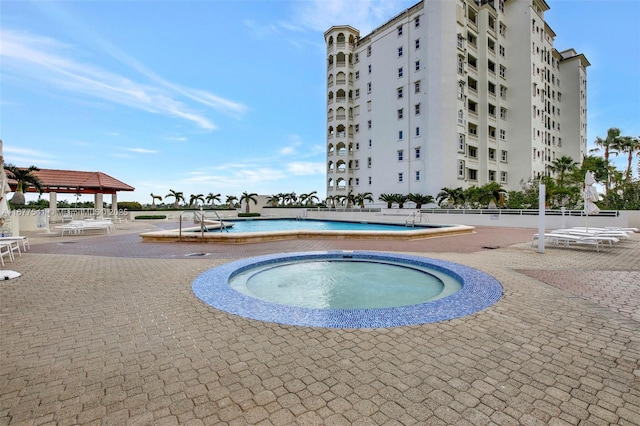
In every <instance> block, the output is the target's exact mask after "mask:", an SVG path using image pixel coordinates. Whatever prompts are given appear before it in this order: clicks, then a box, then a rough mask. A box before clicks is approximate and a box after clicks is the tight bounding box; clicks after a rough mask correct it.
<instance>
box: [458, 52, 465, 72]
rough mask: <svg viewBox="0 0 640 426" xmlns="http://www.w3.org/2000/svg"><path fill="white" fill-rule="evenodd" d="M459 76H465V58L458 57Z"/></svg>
mask: <svg viewBox="0 0 640 426" xmlns="http://www.w3.org/2000/svg"><path fill="white" fill-rule="evenodd" d="M458 74H464V58H462V56H458Z"/></svg>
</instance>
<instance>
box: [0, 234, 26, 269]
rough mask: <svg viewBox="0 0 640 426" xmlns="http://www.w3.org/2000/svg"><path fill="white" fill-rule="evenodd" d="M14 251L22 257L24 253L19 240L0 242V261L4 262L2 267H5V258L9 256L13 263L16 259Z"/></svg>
mask: <svg viewBox="0 0 640 426" xmlns="http://www.w3.org/2000/svg"><path fill="white" fill-rule="evenodd" d="M14 251H17V252H18V254H19V255H20V256H22V253H21V252H20V244H19V243H18V241H17V240H13V241H0V260H2V266H4V257H5V256H8V257H9V260H10V261H11V262H13V260H14V259H15V255H14V254H13V252H14Z"/></svg>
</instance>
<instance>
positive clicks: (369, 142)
mask: <svg viewBox="0 0 640 426" xmlns="http://www.w3.org/2000/svg"><path fill="white" fill-rule="evenodd" d="M369 148H371V139H369Z"/></svg>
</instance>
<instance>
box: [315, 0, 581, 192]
mask: <svg viewBox="0 0 640 426" xmlns="http://www.w3.org/2000/svg"><path fill="white" fill-rule="evenodd" d="M547 10H549V7H548V5H547V4H546V2H545V1H544V0H456V1H439V2H424V1H421V2H419V3H417V4H415V5H414V6H412V7H410V8H409V9H407V10H405V11H402V12H401V13H400V14H398V15H397V16H395V17H394V18H392V19H391V20H389V21H388V22H386V23H384V24H383V25H381V26H380V27H378V28H376V29H374V30H373V31H372V32H371V33H369V34H367V35H365V36H363V37H360V35H359V31H358V30H357V29H355V28H353V27H350V26H346V25H342V26H334V27H331V28H330V29H329V30H327V31H326V32H325V34H324V36H325V42H326V46H327V195H328V196H336V195H343V196H344V195H348V193H349V192H353V193H363V192H371V193H372V194H373V198H374V199H375V200H377V198H378V196H379V195H380V194H382V193H390V194H393V193H400V194H409V193H421V194H424V195H433V196H436V195H437V194H438V193H439V192H440V190H441V189H442V188H444V187H448V188H458V187H462V188H468V187H470V186H482V185H484V184H486V183H489V182H498V183H500V184H501V185H502V186H503V187H504V188H505V189H508V190H515V189H520V188H521V184H522V183H523V182H526V181H528V180H531V179H533V178H536V177H539V176H542V175H545V174H549V173H550V172H549V166H550V165H551V164H552V162H553V161H554V160H555V159H556V158H559V157H561V156H563V155H567V156H570V157H572V158H573V159H574V160H575V161H578V162H579V161H581V160H582V157H583V156H584V153H585V149H586V67H587V66H589V62H588V61H587V60H586V58H585V57H584V55H581V54H578V53H576V52H575V51H574V50H572V49H569V50H565V51H563V52H558V51H557V50H555V49H554V47H553V40H554V37H555V33H554V32H553V31H552V30H551V28H550V27H549V26H548V25H547V24H546V22H545V21H544V13H545V12H546V11H547ZM524 28H526V29H527V31H525V30H523V29H524Z"/></svg>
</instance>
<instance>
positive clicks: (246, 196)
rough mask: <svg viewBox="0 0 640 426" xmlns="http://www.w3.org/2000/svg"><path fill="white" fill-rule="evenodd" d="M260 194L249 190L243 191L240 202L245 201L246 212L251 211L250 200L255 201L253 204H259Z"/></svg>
mask: <svg viewBox="0 0 640 426" xmlns="http://www.w3.org/2000/svg"><path fill="white" fill-rule="evenodd" d="M257 197H258V194H256V193H255V192H252V193H248V192H247V191H245V192H243V193H242V195H241V196H240V204H242V203H243V202H244V203H245V208H244V209H245V210H244V212H245V213H247V214H248V213H249V201H253V204H255V205H257V204H258V198H257Z"/></svg>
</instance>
